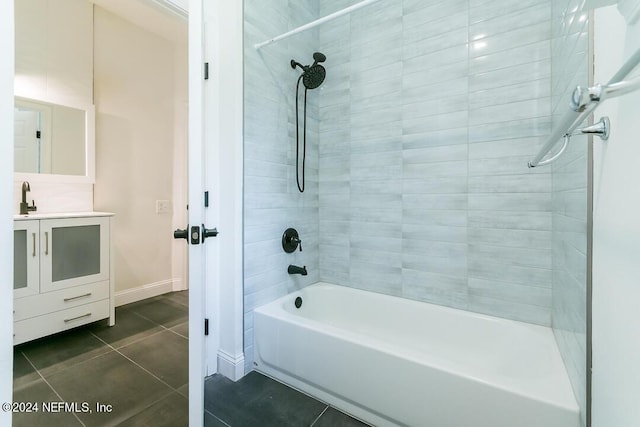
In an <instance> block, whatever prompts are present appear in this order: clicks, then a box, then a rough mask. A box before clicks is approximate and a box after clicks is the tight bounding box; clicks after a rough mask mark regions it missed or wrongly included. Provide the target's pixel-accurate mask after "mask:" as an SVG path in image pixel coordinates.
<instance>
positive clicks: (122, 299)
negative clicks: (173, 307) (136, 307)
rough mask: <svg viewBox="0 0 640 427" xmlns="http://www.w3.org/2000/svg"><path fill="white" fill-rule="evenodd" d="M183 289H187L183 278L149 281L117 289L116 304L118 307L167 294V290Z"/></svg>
mask: <svg viewBox="0 0 640 427" xmlns="http://www.w3.org/2000/svg"><path fill="white" fill-rule="evenodd" d="M182 290H185V285H184V283H183V282H182V280H181V279H168V280H162V281H160V282H155V283H149V284H148V285H142V286H138V287H136V288H131V289H125V290H122V291H116V293H115V304H116V307H119V306H121V305H125V304H130V303H132V302H136V301H142V300H143V299H147V298H152V297H156V296H158V295H162V294H166V293H167V292H174V291H182Z"/></svg>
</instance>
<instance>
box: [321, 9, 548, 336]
mask: <svg viewBox="0 0 640 427" xmlns="http://www.w3.org/2000/svg"><path fill="white" fill-rule="evenodd" d="M353 3H355V1H353V0H352V1H340V0H336V1H331V2H325V1H323V2H321V5H320V15H321V16H324V15H326V14H328V13H331V12H333V11H335V10H337V9H339V8H342V7H346V6H349V5H351V4H353ZM550 21H551V6H550V3H549V1H547V0H527V1H521V2H518V4H517V5H514V2H507V1H491V2H489V1H486V0H484V1H482V0H470V1H469V0H463V1H461V0H456V1H449V2H444V3H443V2H439V1H434V0H427V1H424V0H422V1H417V0H405V1H394V0H390V1H381V2H379V3H375V4H373V5H371V6H368V7H366V8H364V9H361V10H359V11H357V12H355V13H353V14H351V15H350V16H347V17H343V18H339V19H337V20H336V21H333V22H331V23H329V24H325V25H323V26H321V27H320V30H319V37H320V49H321V50H322V51H323V52H324V53H325V54H326V55H327V57H328V60H327V63H326V65H327V70H328V76H327V80H326V82H325V84H324V85H323V87H322V88H321V90H320V124H319V132H320V151H319V156H320V165H319V207H320V215H319V218H320V222H319V231H320V235H319V266H320V279H321V280H325V281H329V282H334V283H338V284H342V285H347V286H352V287H357V288H362V289H367V290H373V291H378V292H383V293H387V294H392V295H400V296H404V297H407V298H412V299H418V300H423V301H429V302H434V303H438V304H444V305H448V306H453V307H458V308H463V309H468V310H472V311H477V312H483V313H489V314H492V315H497V316H502V317H507V318H512V319H517V320H524V321H529V322H534V323H538V324H542V325H549V324H550V321H551V317H550V316H551V275H552V274H551V265H552V261H551V224H552V216H551V206H552V197H551V175H550V169H546V170H545V169H539V170H529V169H527V167H526V163H527V161H528V160H529V159H530V157H531V156H533V155H535V153H537V150H538V148H539V146H540V144H541V143H543V142H544V139H545V137H546V136H547V134H548V133H549V130H550V122H551V117H550V116H551V111H550V104H551V102H550V96H551V67H550V63H551V62H550V59H551V41H550V34H551V32H550V25H551V23H550Z"/></svg>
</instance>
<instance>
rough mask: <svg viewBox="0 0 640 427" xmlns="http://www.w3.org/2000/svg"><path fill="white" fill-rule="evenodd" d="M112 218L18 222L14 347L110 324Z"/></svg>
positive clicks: (80, 216) (43, 218)
mask: <svg viewBox="0 0 640 427" xmlns="http://www.w3.org/2000/svg"><path fill="white" fill-rule="evenodd" d="M112 229H113V215H112V214H108V213H99V212H91V213H86V214H73V215H55V214H43V215H28V216H19V217H16V218H15V221H14V251H15V254H14V344H20V343H23V342H26V341H30V340H33V339H36V338H40V337H43V336H46V335H50V334H53V333H56V332H60V331H63V330H66V329H71V328H74V327H76V326H80V325H84V324H87V323H91V322H94V321H96V320H100V319H105V318H109V324H110V325H113V324H115V307H114V304H113V301H114V299H113V254H112V252H113V251H112V243H111V233H112Z"/></svg>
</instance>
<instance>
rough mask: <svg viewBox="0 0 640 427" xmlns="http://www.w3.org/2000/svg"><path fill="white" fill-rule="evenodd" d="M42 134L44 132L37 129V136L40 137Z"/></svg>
mask: <svg viewBox="0 0 640 427" xmlns="http://www.w3.org/2000/svg"><path fill="white" fill-rule="evenodd" d="M41 135H42V134H41V133H40V131H39V130H37V131H36V138H38V139H40V137H41Z"/></svg>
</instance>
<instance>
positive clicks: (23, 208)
mask: <svg viewBox="0 0 640 427" xmlns="http://www.w3.org/2000/svg"><path fill="white" fill-rule="evenodd" d="M27 191H31V186H30V185H29V183H28V182H27V181H25V182H23V183H22V201H21V202H20V215H27V214H28V213H29V212H33V211H36V210H38V208H37V207H36V201H35V200H32V201H31V202H32V203H33V204H32V206H29V204H28V203H27Z"/></svg>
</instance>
